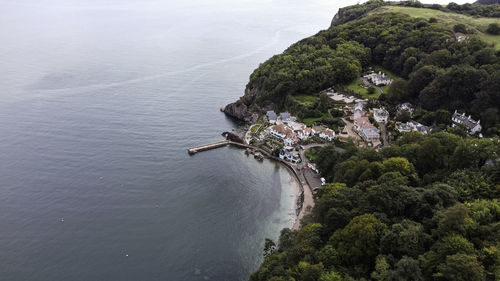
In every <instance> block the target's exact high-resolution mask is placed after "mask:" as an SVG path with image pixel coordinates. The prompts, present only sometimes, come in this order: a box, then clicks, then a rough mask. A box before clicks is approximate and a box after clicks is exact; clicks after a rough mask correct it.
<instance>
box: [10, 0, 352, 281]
mask: <svg viewBox="0 0 500 281" xmlns="http://www.w3.org/2000/svg"><path fill="white" fill-rule="evenodd" d="M352 4H356V1H351V0H349V1H346V0H344V1H326V0H312V1H296V0H291V1H283V0H252V1H250V0H233V1H229V0H216V1H201V0H189V1H183V2H181V1H173V0H165V1H160V0H101V1H97V0H86V1H84V0H37V1H35V0H31V1H28V0H16V1H11V0H0V42H1V44H0V62H1V63H0V74H1V75H0V280H6V281H30V280H36V281H54V280H72V281H89V280H92V281H100V280H102V281H108V280H120V281H126V280H144V281H150V280H151V281H152V280H174V281H177V280H189V281H190V280H193V281H196V280H219V281H220V280H231V281H233V280H247V279H248V277H249V275H250V274H251V273H252V272H253V271H255V270H256V269H257V267H258V266H259V264H260V263H261V262H262V259H263V255H262V253H263V246H264V239H265V238H271V239H273V240H275V241H277V238H278V236H279V232H280V230H281V229H282V228H284V227H291V226H292V225H293V223H294V220H295V204H296V196H297V195H296V189H297V186H296V183H295V182H294V180H293V178H292V177H291V175H290V174H289V172H288V171H287V170H286V169H285V168H284V167H281V166H280V165H278V164H277V163H274V162H271V161H268V160H265V161H263V162H258V161H256V160H255V159H253V157H251V156H250V157H248V156H246V155H245V154H244V151H243V150H241V149H237V148H231V147H226V148H220V149H217V150H212V151H206V152H202V153H199V154H196V155H194V156H189V155H188V153H187V152H186V149H187V148H188V147H190V146H194V145H200V144H205V143H209V142H213V141H219V140H222V137H221V133H222V132H224V131H232V130H236V131H237V130H238V128H239V124H238V123H236V122H235V121H234V120H231V119H229V118H228V117H226V116H225V115H224V114H223V113H221V112H220V111H219V109H220V107H221V106H223V105H225V104H227V103H229V102H232V101H234V100H236V99H237V98H238V97H239V96H241V95H242V94H243V91H244V88H245V85H246V83H247V81H248V77H249V75H250V74H251V73H252V71H253V70H254V69H255V68H256V67H258V65H259V63H262V62H264V61H265V60H266V59H267V58H269V57H271V56H272V55H274V54H279V53H281V52H282V51H283V50H285V49H286V48H287V47H288V46H289V45H290V44H292V43H294V42H296V41H298V40H300V39H302V38H304V37H307V36H310V35H313V34H315V33H316V32H317V31H319V30H321V29H326V28H328V26H329V25H330V21H331V19H332V17H333V16H334V14H335V13H336V12H337V10H338V8H340V7H342V6H346V5H352Z"/></svg>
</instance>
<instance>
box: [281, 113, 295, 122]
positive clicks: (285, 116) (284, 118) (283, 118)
mask: <svg viewBox="0 0 500 281" xmlns="http://www.w3.org/2000/svg"><path fill="white" fill-rule="evenodd" d="M280 119H281V121H283V122H288V121H292V117H291V116H290V113H288V112H281V113H280Z"/></svg>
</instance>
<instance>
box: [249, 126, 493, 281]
mask: <svg viewBox="0 0 500 281" xmlns="http://www.w3.org/2000/svg"><path fill="white" fill-rule="evenodd" d="M344 148H345V149H344V150H343V151H342V152H338V151H337V150H336V149H335V148H334V147H333V146H327V147H324V148H321V149H319V150H316V151H314V152H313V153H314V154H316V162H317V164H318V166H319V168H320V170H321V173H322V174H324V175H325V176H327V177H328V179H329V180H331V182H334V183H333V184H330V185H329V186H327V187H324V188H322V189H321V190H320V191H319V193H318V194H317V198H316V206H315V207H314V209H313V210H312V214H311V215H309V216H308V217H306V218H304V220H303V221H302V224H303V226H302V228H301V229H300V230H299V231H291V230H289V229H284V230H283V231H282V232H281V236H280V239H279V242H278V243H277V245H275V243H274V242H273V241H270V240H268V241H267V243H266V248H265V260H264V263H263V264H262V266H261V267H260V269H259V270H258V271H257V272H256V273H254V274H253V275H252V276H251V278H250V280H252V281H260V280H273V281H279V280H303V281H306V280H308V281H309V280H310V281H313V280H321V281H331V280H336V281H337V280H450V281H452V280H453V281H457V280H463V281H466V280H467V281H475V280H477V281H480V280H499V278H500V201H499V200H498V199H499V197H500V184H499V183H500V161H498V153H499V152H500V142H499V140H498V139H497V138H494V139H477V138H462V137H459V136H456V135H454V134H449V133H443V132H441V133H436V134H432V135H429V136H424V135H422V134H420V133H417V132H414V133H408V134H405V135H403V136H402V137H400V138H399V140H398V142H397V143H396V144H394V145H391V146H389V147H385V148H383V149H382V150H380V151H378V152H377V151H375V150H373V149H369V148H357V146H355V145H353V144H346V145H345V147H344ZM495 278H496V279H495Z"/></svg>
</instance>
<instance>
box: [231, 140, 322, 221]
mask: <svg viewBox="0 0 500 281" xmlns="http://www.w3.org/2000/svg"><path fill="white" fill-rule="evenodd" d="M232 144H233V145H235V146H237V147H240V148H246V149H252V150H253V151H259V152H260V153H261V154H262V155H263V156H264V157H266V158H267V159H269V160H274V161H276V162H279V163H280V164H281V165H282V166H283V167H284V168H285V169H286V170H287V171H288V173H290V176H291V177H292V178H293V179H294V181H295V183H296V185H297V187H298V188H297V189H298V191H297V193H296V195H297V199H296V200H295V221H294V223H293V225H292V226H291V227H290V229H292V230H298V229H300V223H301V221H302V218H303V217H304V216H305V214H306V212H307V210H308V207H311V208H312V207H314V198H313V194H312V189H311V187H310V186H309V183H308V181H307V178H306V177H305V176H304V174H303V171H297V170H296V169H295V167H294V166H293V165H292V164H290V163H289V162H286V161H284V160H283V159H280V158H278V157H275V156H272V155H269V154H268V153H267V152H266V151H264V150H262V149H261V148H259V147H254V146H251V145H249V144H236V143H232ZM301 176H302V178H301Z"/></svg>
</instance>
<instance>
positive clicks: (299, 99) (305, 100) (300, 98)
mask: <svg viewBox="0 0 500 281" xmlns="http://www.w3.org/2000/svg"><path fill="white" fill-rule="evenodd" d="M291 98H292V100H293V101H294V102H296V103H298V104H300V105H303V106H305V107H309V106H313V105H314V104H315V103H316V101H317V100H318V97H316V96H311V95H296V96H292V97H291Z"/></svg>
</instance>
